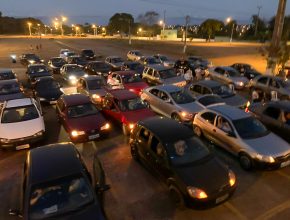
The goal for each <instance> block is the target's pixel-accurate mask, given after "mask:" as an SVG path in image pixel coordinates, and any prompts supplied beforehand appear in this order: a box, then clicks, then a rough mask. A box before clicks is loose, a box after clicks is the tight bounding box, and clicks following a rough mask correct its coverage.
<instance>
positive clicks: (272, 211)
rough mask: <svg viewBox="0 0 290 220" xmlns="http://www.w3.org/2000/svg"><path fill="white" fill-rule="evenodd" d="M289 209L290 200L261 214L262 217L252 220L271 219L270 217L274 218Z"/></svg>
mask: <svg viewBox="0 0 290 220" xmlns="http://www.w3.org/2000/svg"><path fill="white" fill-rule="evenodd" d="M289 208H290V200H287V201H286V202H283V203H281V204H280V205H277V206H275V207H274V208H272V209H270V210H268V211H267V212H265V213H263V214H262V215H260V216H258V217H257V218H255V219H254V220H267V219H271V218H272V217H274V216H276V215H277V214H279V213H280V212H282V211H284V210H286V209H289Z"/></svg>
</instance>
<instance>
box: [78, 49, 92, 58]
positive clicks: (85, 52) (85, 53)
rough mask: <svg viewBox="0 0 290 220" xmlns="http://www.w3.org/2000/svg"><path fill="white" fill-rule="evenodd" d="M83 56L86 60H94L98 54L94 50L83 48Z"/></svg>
mask: <svg viewBox="0 0 290 220" xmlns="http://www.w3.org/2000/svg"><path fill="white" fill-rule="evenodd" d="M81 57H83V58H85V59H86V60H94V59H95V58H96V55H95V53H94V51H93V50H90V49H83V50H82V51H81Z"/></svg>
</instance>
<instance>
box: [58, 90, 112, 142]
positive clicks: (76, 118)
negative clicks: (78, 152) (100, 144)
mask: <svg viewBox="0 0 290 220" xmlns="http://www.w3.org/2000/svg"><path fill="white" fill-rule="evenodd" d="M56 113H57V116H58V120H59V122H60V123H61V124H62V125H63V127H64V129H65V130H66V132H67V133H68V134H69V137H70V139H71V141H72V142H74V143H82V142H87V141H93V140H95V139H98V138H99V137H100V136H102V135H105V134H108V132H109V130H110V124H109V123H108V122H107V121H106V119H105V118H104V117H103V115H102V114H101V113H100V112H99V111H98V109H97V108H96V107H95V105H94V104H93V103H92V102H91V100H90V98H89V97H88V96H86V95H83V94H71V95H63V96H61V97H60V98H59V99H58V100H57V103H56Z"/></svg>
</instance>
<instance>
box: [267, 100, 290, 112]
mask: <svg viewBox="0 0 290 220" xmlns="http://www.w3.org/2000/svg"><path fill="white" fill-rule="evenodd" d="M267 104H268V106H274V107H278V108H280V109H283V110H286V111H289V112H290V102H289V101H287V100H284V101H271V102H268V103H267Z"/></svg>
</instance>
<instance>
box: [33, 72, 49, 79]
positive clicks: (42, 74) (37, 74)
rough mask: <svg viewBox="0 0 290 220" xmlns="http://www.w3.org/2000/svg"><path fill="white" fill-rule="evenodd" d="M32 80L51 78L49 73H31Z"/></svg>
mask: <svg viewBox="0 0 290 220" xmlns="http://www.w3.org/2000/svg"><path fill="white" fill-rule="evenodd" d="M28 75H29V77H30V78H37V77H43V76H51V74H50V73H49V72H41V73H29V74H28Z"/></svg>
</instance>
